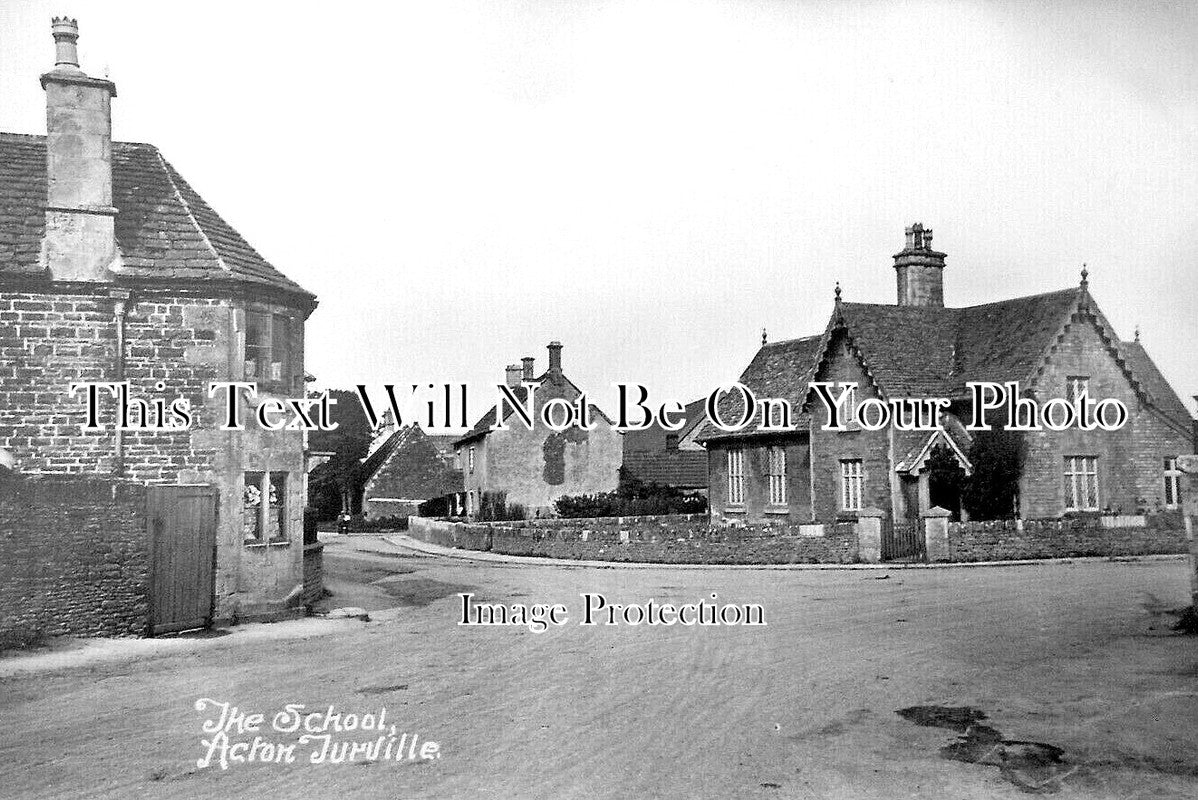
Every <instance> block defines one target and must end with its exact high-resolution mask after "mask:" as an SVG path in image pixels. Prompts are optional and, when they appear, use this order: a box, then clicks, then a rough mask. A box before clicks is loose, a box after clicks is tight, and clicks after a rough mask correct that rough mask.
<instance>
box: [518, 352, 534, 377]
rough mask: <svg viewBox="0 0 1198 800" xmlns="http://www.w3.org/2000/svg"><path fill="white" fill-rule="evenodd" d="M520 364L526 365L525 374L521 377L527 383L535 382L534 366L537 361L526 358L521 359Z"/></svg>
mask: <svg viewBox="0 0 1198 800" xmlns="http://www.w3.org/2000/svg"><path fill="white" fill-rule="evenodd" d="M520 363H521V364H523V365H524V374H523V375H522V376H521V377H522V378H524V380H526V381H531V380H533V374H532V365H533V364H534V363H536V359H535V358H533V357H532V356H525V357H524V358H522V359H520Z"/></svg>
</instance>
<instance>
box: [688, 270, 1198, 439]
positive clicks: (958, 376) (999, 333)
mask: <svg viewBox="0 0 1198 800" xmlns="http://www.w3.org/2000/svg"><path fill="white" fill-rule="evenodd" d="M1083 292H1084V290H1083V289H1081V288H1080V287H1075V288H1072V289H1063V290H1060V291H1056V292H1048V293H1045V294H1037V295H1030V296H1027V297H1016V298H1013V299H1010V300H1001V301H998V302H995V303H986V304H984V305H978V306H969V307H966V308H928V307H912V306H897V305H883V304H873V303H848V302H841V303H839V304H838V306H837V309H836V311H835V312H834V314H833V316H832V319H831V321H830V322H829V324H828V330H827V331H826V332H825V333H824V335H823V336H809V337H806V338H803V339H792V340H790V341H786V342H776V343H771V344H767V345H764V346H763V347H762V348H761V349H760V350H759V351H758V352H757V355H756V356H755V357H754V358H753V361H752V362H751V363H750V364H749V366H748V368H747V369H746V370H745V372H744V374H742V376H741V379H740V382H741V383H743V384H744V385H746V386H748V387H749V388H750V389H752V390H753V392H754V393H755V394H756V395H757V396H758V397H781V398H785V399H787V400H789V401H790V402H791V404H792V406H794V407H795V408H796V409H797V408H800V407H801V406H802V404H803V402H804V399H805V394H806V390H807V384H808V382H809V381H810V380H811V379H812V377H813V376H814V374H815V373H816V372H817V371H818V368H819V364H818V363H817V359H819V358H820V357H822V355H823V354H824V351H825V349H826V346H827V342H828V338H829V336H830V334H831V333H832V332H833V331H835V330H836V329H837V328H838V327H839V326H840V324H841V323H843V325H844V328H845V330H846V331H847V333H848V335H849V337H850V340H851V344H852V346H853V347H854V348H855V349H856V350H857V353H858V355H859V356H860V357H861V359H862V361H863V362H864V363H865V366H866V369H867V371H868V372H869V375H870V377H871V379H872V380H873V381H874V382H875V383H876V384H877V386H878V388H879V389H880V390H881V392H882V394H883V395H884V396H887V397H959V396H961V395H962V394H964V391H965V384H966V383H967V382H970V381H983V380H985V381H998V382H1005V381H1021V382H1029V381H1031V380H1033V379H1034V378H1035V374H1036V371H1037V369H1038V367H1039V365H1040V363H1041V362H1042V360H1043V358H1044V355H1045V353H1046V352H1047V351H1048V349H1049V347H1050V346H1051V345H1052V344H1053V343H1054V341H1055V339H1056V336H1057V334H1058V333H1059V332H1060V330H1061V328H1062V326H1063V325H1064V324H1065V322H1066V321H1067V320H1068V318H1069V316H1070V315H1071V314H1072V313H1073V311H1074V309H1075V308H1076V307H1077V306H1078V303H1079V301H1081V300H1082V298H1083ZM1091 302H1092V301H1091ZM1118 347H1119V348H1120V349H1121V351H1122V352H1123V353H1125V358H1126V361H1127V366H1128V367H1129V368H1130V371H1131V373H1132V375H1133V376H1134V378H1135V379H1136V381H1138V382H1139V384H1140V387H1141V389H1142V390H1143V391H1144V392H1145V394H1146V395H1147V399H1148V401H1149V402H1150V403H1151V404H1152V405H1153V406H1154V407H1155V408H1157V409H1158V410H1159V411H1161V413H1163V414H1164V415H1165V416H1166V417H1167V418H1169V419H1170V420H1172V421H1173V422H1175V423H1176V424H1178V425H1182V426H1184V428H1185V429H1186V430H1188V429H1189V426H1190V425H1191V422H1190V420H1191V417H1190V415H1189V412H1188V411H1187V409H1186V408H1185V405H1184V404H1183V403H1182V402H1181V400H1180V398H1178V396H1177V393H1176V392H1174V391H1173V389H1172V387H1170V386H1169V383H1168V381H1166V380H1165V378H1164V376H1163V375H1161V373H1160V371H1159V370H1158V369H1157V367H1156V365H1155V364H1153V363H1152V360H1151V359H1150V358H1148V355H1147V353H1145V352H1144V349H1143V347H1141V346H1140V345H1139V344H1138V343H1135V342H1131V343H1128V342H1122V343H1118ZM720 408H721V413H722V414H723V412H724V410H725V409H726V410H727V413H728V416H726V417H725V419H735V418H738V417H739V412H740V408H741V403H740V398H739V395H737V396H735V397H734V398H732V399H729V398H727V397H725V399H724V401H723V402H721V405H720ZM795 421H796V422H798V427H797V430H803V429H805V428H807V426H808V424H809V421H810V420H809V418H808V417H807V415H802V416H798V417H797V418H796V420H795ZM705 425H706V427H705V428H704V430H703V431H702V432H701V433H700V434H699V436H698V438H699V440H701V441H706V440H711V439H722V438H741V437H744V436H746V435H762V432H761V431H758V430H756V426H751V427H750V428H747V429H746V430H744V431H740V432H737V433H725V432H723V431H719V430H717V429H716V428H714V427H713V426H711V425H710V423H705Z"/></svg>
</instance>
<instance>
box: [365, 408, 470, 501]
mask: <svg viewBox="0 0 1198 800" xmlns="http://www.w3.org/2000/svg"><path fill="white" fill-rule="evenodd" d="M362 476H363V479H364V485H365V491H366V494H368V495H372V496H376V497H377V496H382V495H385V496H387V497H393V498H396V499H404V500H426V499H428V498H430V497H440V496H441V495H443V494H448V493H449V492H455V491H460V490H461V483H462V473H461V471H460V470H455V469H452V468H450V467H449V466H448V465H446V463H445V461H444V460H443V459H442V458H441V455H440V453H439V452H438V448H437V443H436V442H435V441H434V439H433V437H430V436H429V435H428V434H426V433H425V432H424V431H423V430H422V429H421V428H420V427H419V426H417V425H409V426H405V427H402V428H399V429H397V430H396V431H395V432H394V433H392V434H391V435H390V436H389V437H388V438H387V439H386V441H384V442H383V444H382V445H380V446H379V447H378V448H377V449H376V450H375V451H374V452H373V453H371V454H370V455H369V456H367V457H366V459H365V460H363V462H362ZM380 492H381V493H382V495H380V494H379V493H380Z"/></svg>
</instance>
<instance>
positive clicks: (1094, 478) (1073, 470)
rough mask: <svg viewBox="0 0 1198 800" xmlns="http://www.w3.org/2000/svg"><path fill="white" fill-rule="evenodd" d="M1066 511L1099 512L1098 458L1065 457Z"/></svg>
mask: <svg viewBox="0 0 1198 800" xmlns="http://www.w3.org/2000/svg"><path fill="white" fill-rule="evenodd" d="M1065 510H1066V511H1097V510H1098V458H1097V456H1065Z"/></svg>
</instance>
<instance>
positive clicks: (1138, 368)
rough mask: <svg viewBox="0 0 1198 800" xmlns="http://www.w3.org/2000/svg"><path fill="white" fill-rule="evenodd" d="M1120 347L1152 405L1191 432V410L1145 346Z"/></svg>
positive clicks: (1123, 343) (1121, 343)
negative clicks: (1150, 356)
mask: <svg viewBox="0 0 1198 800" xmlns="http://www.w3.org/2000/svg"><path fill="white" fill-rule="evenodd" d="M1120 345H1121V346H1122V348H1123V352H1124V354H1125V355H1126V356H1127V361H1128V366H1129V367H1130V368H1131V371H1132V373H1133V374H1134V375H1135V376H1136V378H1137V379H1138V380H1139V381H1140V387H1141V388H1142V389H1143V391H1144V392H1145V393H1146V394H1147V395H1148V397H1149V401H1150V402H1151V403H1152V405H1153V406H1155V407H1156V409H1157V410H1158V411H1160V412H1161V414H1163V415H1164V416H1165V417H1167V418H1168V419H1169V420H1171V421H1172V422H1174V423H1176V424H1177V425H1180V426H1182V429H1183V430H1186V431H1189V430H1191V426H1192V425H1193V418H1192V417H1191V416H1190V411H1189V409H1187V408H1186V406H1185V403H1183V402H1182V400H1181V398H1180V397H1178V395H1177V392H1175V391H1174V390H1173V387H1172V386H1170V385H1169V381H1168V380H1166V379H1165V376H1164V375H1162V374H1161V371H1160V370H1159V369H1157V366H1156V364H1155V363H1154V362H1153V360H1152V359H1151V358H1149V357H1148V353H1147V351H1145V350H1144V346H1143V345H1142V344H1140V343H1139V342H1120Z"/></svg>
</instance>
